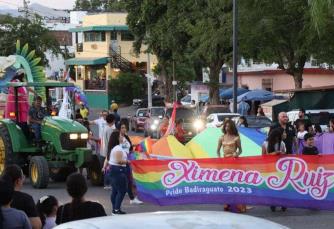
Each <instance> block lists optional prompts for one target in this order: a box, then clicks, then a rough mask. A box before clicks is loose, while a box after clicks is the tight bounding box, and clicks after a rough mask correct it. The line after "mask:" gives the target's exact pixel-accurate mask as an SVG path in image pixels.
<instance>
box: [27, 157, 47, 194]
mask: <svg viewBox="0 0 334 229" xmlns="http://www.w3.org/2000/svg"><path fill="white" fill-rule="evenodd" d="M29 177H30V182H31V184H32V186H33V187H34V188H46V187H48V184H49V165H48V162H47V161H46V159H45V157H42V156H33V157H32V158H31V159H30V163H29Z"/></svg>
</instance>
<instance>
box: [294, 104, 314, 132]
mask: <svg viewBox="0 0 334 229" xmlns="http://www.w3.org/2000/svg"><path fill="white" fill-rule="evenodd" d="M298 117H299V118H298V119H297V120H296V121H295V122H294V124H293V125H294V126H295V128H296V129H297V130H298V128H299V125H300V124H302V123H303V124H304V125H305V130H306V131H308V128H309V127H310V126H312V123H311V120H310V119H308V117H307V116H305V110H304V108H300V109H299V114H298Z"/></svg>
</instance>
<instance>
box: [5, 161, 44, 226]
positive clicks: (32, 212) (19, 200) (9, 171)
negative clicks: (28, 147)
mask: <svg viewBox="0 0 334 229" xmlns="http://www.w3.org/2000/svg"><path fill="white" fill-rule="evenodd" d="M2 178H3V179H5V180H8V181H11V182H12V183H13V184H14V188H15V192H14V196H13V201H12V203H11V207H12V208H15V209H18V210H21V211H24V212H25V213H26V215H27V216H28V218H29V221H30V224H31V226H32V228H33V229H40V228H42V223H41V220H40V218H39V216H38V213H37V210H36V206H35V202H34V200H33V198H32V197H31V196H30V195H29V194H27V193H24V192H20V190H21V189H22V186H23V183H24V175H23V172H22V170H21V168H20V167H19V166H18V165H8V166H6V168H5V170H4V171H3V175H2Z"/></svg>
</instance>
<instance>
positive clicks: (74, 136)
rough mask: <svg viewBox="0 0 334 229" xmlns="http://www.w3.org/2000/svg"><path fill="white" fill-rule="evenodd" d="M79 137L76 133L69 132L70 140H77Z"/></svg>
mask: <svg viewBox="0 0 334 229" xmlns="http://www.w3.org/2000/svg"><path fill="white" fill-rule="evenodd" d="M78 138H79V136H78V134H70V139H71V140H77V139H78Z"/></svg>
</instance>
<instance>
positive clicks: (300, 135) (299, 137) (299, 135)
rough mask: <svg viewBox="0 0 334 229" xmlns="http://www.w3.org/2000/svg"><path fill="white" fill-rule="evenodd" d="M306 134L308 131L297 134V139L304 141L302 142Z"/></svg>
mask: <svg viewBox="0 0 334 229" xmlns="http://www.w3.org/2000/svg"><path fill="white" fill-rule="evenodd" d="M305 134H307V131H306V130H304V131H303V132H300V131H298V133H297V138H298V139H302V140H304V136H305Z"/></svg>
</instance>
